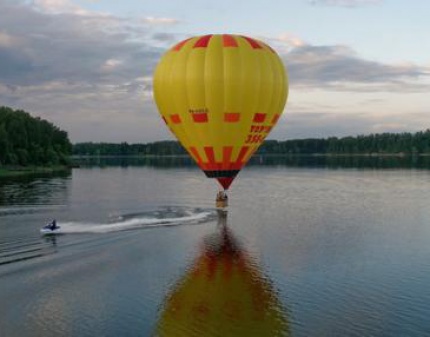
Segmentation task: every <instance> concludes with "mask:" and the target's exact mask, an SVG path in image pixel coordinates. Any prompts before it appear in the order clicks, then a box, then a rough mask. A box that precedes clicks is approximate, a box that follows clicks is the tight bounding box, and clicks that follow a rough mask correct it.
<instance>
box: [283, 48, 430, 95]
mask: <svg viewBox="0 0 430 337" xmlns="http://www.w3.org/2000/svg"><path fill="white" fill-rule="evenodd" d="M282 57H283V59H284V63H285V64H286V65H287V68H288V72H289V76H290V83H291V84H292V85H296V86H299V85H302V86H306V87H309V86H311V87H325V88H329V87H331V88H332V89H336V90H357V91H363V90H364V91H366V90H371V91H374V90H387V89H390V90H391V89H393V88H394V89H395V88H397V89H400V90H404V89H405V87H406V88H409V90H411V89H413V88H415V89H416V90H422V89H423V88H427V90H428V89H429V86H428V83H425V81H424V80H425V79H428V78H429V74H430V69H429V68H427V67H423V66H418V65H414V64H410V63H403V64H383V63H380V62H376V61H369V60H366V59H363V58H360V57H359V56H358V55H357V54H356V53H355V52H354V51H353V50H352V49H351V48H349V47H347V46H341V45H337V46H313V45H306V44H303V45H299V46H298V47H296V48H293V49H292V50H291V51H290V52H288V53H286V54H283V56H282ZM409 86H411V87H409Z"/></svg>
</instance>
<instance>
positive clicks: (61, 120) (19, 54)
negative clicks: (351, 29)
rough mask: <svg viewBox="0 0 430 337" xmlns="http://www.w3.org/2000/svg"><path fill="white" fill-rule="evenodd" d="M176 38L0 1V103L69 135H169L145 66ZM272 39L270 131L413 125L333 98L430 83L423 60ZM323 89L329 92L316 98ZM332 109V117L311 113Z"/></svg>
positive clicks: (126, 23) (141, 138)
mask: <svg viewBox="0 0 430 337" xmlns="http://www.w3.org/2000/svg"><path fill="white" fill-rule="evenodd" d="M167 23H168V22H166V24H167ZM172 23H173V22H172ZM29 27H31V29H30V28H29ZM178 37H179V36H178V35H175V34H172V33H166V31H165V26H158V25H156V24H155V22H154V24H153V25H151V24H149V23H146V24H143V23H142V22H141V20H140V21H139V20H136V21H134V20H132V19H129V18H127V19H126V18H121V17H116V16H112V15H106V14H103V13H98V12H89V11H82V9H81V8H79V7H77V6H75V5H73V4H72V3H71V2H69V1H60V0H56V1H54V0H43V1H42V0H39V1H33V2H32V3H31V4H29V1H27V0H22V1H20V0H14V1H0V102H1V104H2V105H9V106H11V107H13V108H20V109H24V110H27V111H29V112H30V113H32V114H34V115H36V116H40V117H42V118H48V119H49V120H51V121H52V122H54V123H55V124H57V125H59V126H60V127H62V128H63V129H65V130H67V131H68V132H69V134H70V136H71V139H72V141H74V142H77V141H84V140H93V141H101V140H103V141H109V140H111V141H122V140H123V141H129V142H131V141H135V142H149V141H154V140H161V139H166V138H170V139H171V136H170V134H169V132H168V130H167V129H166V128H165V126H164V124H163V122H162V121H161V119H160V117H159V115H158V113H157V109H156V107H155V104H154V102H153V97H152V74H153V71H154V68H155V65H156V63H157V62H158V60H159V58H160V56H161V55H162V53H163V52H164V51H165V50H166V48H167V47H169V46H171V45H172V44H173V40H176V41H179V40H181V39H183V38H184V36H183V35H181V36H180V37H179V38H178ZM270 41H271V42H272V41H273V42H274V43H275V44H276V46H280V48H279V50H280V54H281V56H282V58H283V60H284V62H285V64H286V65H287V67H288V70H289V76H290V86H291V88H294V90H292V92H291V96H290V103H289V105H288V107H287V112H288V113H287V114H286V117H285V118H286V119H285V121H286V122H285V123H284V122H282V121H281V123H280V126H279V128H277V129H275V130H274V134H273V136H274V137H279V138H281V139H282V138H285V134H287V135H288V136H294V137H300V135H306V136H311V134H312V130H313V132H314V135H320V134H321V135H325V134H329V133H330V132H335V131H336V130H337V132H338V133H342V132H344V133H348V132H353V131H354V128H353V127H351V126H350V124H349V123H352V124H353V125H354V123H355V125H356V126H360V128H357V129H360V130H362V132H365V130H366V129H367V130H374V129H375V125H379V126H378V128H379V129H381V130H382V129H383V127H387V128H391V129H392V128H393V127H394V126H395V125H399V123H404V125H406V126H410V127H415V125H412V124H411V123H412V122H411V121H408V120H407V118H405V119H404V120H403V119H401V118H400V117H399V119H398V120H397V121H396V120H395V121H392V122H391V124H390V125H388V124H386V123H385V122H384V120H383V119H382V117H381V119H380V120H377V121H376V122H375V121H371V117H370V114H360V113H357V114H356V116H355V117H352V116H351V115H350V116H349V117H346V116H344V115H343V114H342V113H341V111H340V110H341V109H342V108H343V107H345V109H348V106H347V104H346V103H345V102H343V103H342V104H338V102H340V101H341V100H342V99H341V97H345V94H347V95H353V94H354V95H355V93H358V94H359V95H362V94H363V95H364V94H366V93H368V92H378V91H384V90H385V91H386V90H390V91H395V90H398V91H399V92H400V91H401V92H403V93H404V92H409V93H416V92H423V91H424V92H428V90H429V83H428V74H429V69H428V68H425V67H422V66H418V65H414V64H408V63H404V64H383V63H380V62H375V61H371V60H366V59H363V58H361V57H360V56H359V55H357V54H356V53H355V52H354V51H353V50H352V49H351V48H349V47H346V46H314V45H310V44H308V43H306V42H305V41H303V40H302V39H300V38H299V37H296V36H294V35H292V34H283V35H281V36H279V37H277V38H274V39H272V40H270ZM277 49H278V48H277ZM426 81H427V82H426ZM302 89H304V90H302ZM324 90H325V92H331V93H334V94H333V95H334V96H330V97H331V100H330V101H329V102H328V100H327V99H326V100H320V101H319V102H316V101H315V100H314V98H315V97H316V96H317V95H318V92H320V91H324ZM294 91H295V92H294ZM346 91H348V92H346ZM297 92H301V93H302V96H301V99H302V102H300V101H297V97H298V96H297ZM307 92H309V93H310V94H309V96H307V95H304V93H307ZM345 92H346V93H345ZM295 95H296V96H295ZM336 95H338V96H336ZM411 95H412V94H411ZM421 96H424V95H421ZM348 97H350V96H348ZM402 97H404V96H402ZM372 98H374V97H372ZM425 100H426V101H428V100H427V98H426V96H425ZM303 101H306V102H307V104H303ZM405 101H406V99H405ZM333 102H334V103H333ZM369 104H370V103H369ZM425 104H427V103H425V102H424V101H422V105H425ZM334 105H339V107H338V108H336V109H334V108H333V106H334ZM382 106H383V103H381V104H380V106H378V107H382ZM356 107H357V105H356V106H355V107H354V108H356ZM369 109H371V107H370V108H369V107H367V110H366V111H365V112H366V113H368V111H369ZM290 111H291V112H290ZM333 111H335V113H336V114H338V115H336V116H338V117H336V118H334V117H332V116H334V115H325V117H324V118H320V117H321V115H317V114H315V115H313V113H316V112H318V113H323V114H324V113H328V112H331V113H333ZM420 113H421V112H420ZM304 115H306V116H304ZM342 116H343V117H342ZM359 116H362V117H359ZM419 116H420V117H419V118H418V117H417V119H416V120H419V121H420V123H421V125H426V123H425V119H424V117H423V116H426V114H425V113H422V115H419ZM385 117H386V115H385ZM305 118H306V119H305ZM336 123H337V124H336ZM427 124H428V123H427ZM285 128H286V129H285ZM391 129H390V130H391ZM276 130H278V131H276ZM285 132H286V133H285Z"/></svg>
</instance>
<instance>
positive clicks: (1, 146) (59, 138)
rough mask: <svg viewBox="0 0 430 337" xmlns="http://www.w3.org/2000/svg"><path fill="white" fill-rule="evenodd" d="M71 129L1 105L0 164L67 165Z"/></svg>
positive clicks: (70, 148) (70, 146)
mask: <svg viewBox="0 0 430 337" xmlns="http://www.w3.org/2000/svg"><path fill="white" fill-rule="evenodd" d="M71 152H72V144H71V143H70V141H69V138H68V135H67V132H65V131H62V130H60V129H59V128H58V127H56V126H55V125H53V124H52V123H50V122H48V121H46V120H44V119H41V118H38V117H32V116H31V115H30V114H29V113H27V112H25V111H22V110H13V109H11V108H8V107H0V166H55V165H67V164H68V163H69V156H70V154H71Z"/></svg>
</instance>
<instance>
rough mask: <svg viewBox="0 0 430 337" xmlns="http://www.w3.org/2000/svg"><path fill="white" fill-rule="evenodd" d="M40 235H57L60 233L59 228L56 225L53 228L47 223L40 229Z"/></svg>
mask: <svg viewBox="0 0 430 337" xmlns="http://www.w3.org/2000/svg"><path fill="white" fill-rule="evenodd" d="M40 233H41V234H59V233H61V226H58V225H57V224H56V225H55V227H53V226H52V223H49V224H47V225H45V226H43V227H42V228H41V229H40Z"/></svg>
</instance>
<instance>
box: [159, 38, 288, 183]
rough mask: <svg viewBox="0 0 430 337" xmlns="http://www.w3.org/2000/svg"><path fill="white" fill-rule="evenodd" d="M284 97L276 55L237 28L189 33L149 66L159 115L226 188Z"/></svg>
mask: <svg viewBox="0 0 430 337" xmlns="http://www.w3.org/2000/svg"><path fill="white" fill-rule="evenodd" d="M287 96H288V83H287V76H286V71H285V68H284V65H283V63H282V61H281V59H280V58H279V56H278V55H277V54H276V52H275V51H274V50H273V49H272V48H271V47H269V46H268V45H267V44H266V43H264V42H261V41H258V40H256V39H253V38H250V37H247V36H242V35H231V34H213V35H204V36H197V37H192V38H189V39H186V40H184V41H182V42H180V43H178V44H176V45H175V46H173V47H172V48H171V49H170V50H168V51H167V52H166V53H165V54H164V55H163V56H162V58H161V60H160V62H159V63H158V65H157V67H156V69H155V73H154V97H155V101H156V104H157V106H158V110H159V112H160V114H161V116H162V118H163V120H164V122H165V123H166V124H167V126H168V127H169V129H170V130H171V131H172V132H173V134H174V135H175V136H176V137H177V138H178V140H179V141H180V143H181V144H182V146H183V147H184V148H185V149H186V150H187V151H188V153H189V154H190V155H191V157H192V158H193V159H194V160H195V161H196V163H197V164H198V166H199V167H200V168H201V169H202V170H203V172H204V173H205V174H206V176H207V177H209V178H216V179H217V180H218V182H219V183H220V184H221V186H222V187H223V188H224V190H227V189H228V188H229V187H230V185H231V183H232V182H233V179H234V178H235V177H236V176H237V174H238V173H239V171H240V170H241V169H242V167H243V166H244V165H245V164H246V163H247V161H248V160H249V158H250V157H251V156H252V154H253V153H254V152H255V151H256V150H257V149H258V147H259V146H260V145H261V144H262V142H263V141H264V139H265V138H266V137H267V135H268V134H269V132H270V131H271V130H272V128H273V126H274V125H275V124H276V122H277V121H278V119H279V117H280V115H281V114H282V112H283V110H284V107H285V103H286V101H287Z"/></svg>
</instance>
